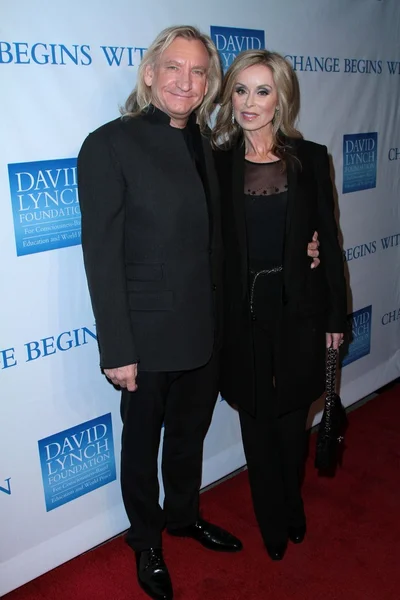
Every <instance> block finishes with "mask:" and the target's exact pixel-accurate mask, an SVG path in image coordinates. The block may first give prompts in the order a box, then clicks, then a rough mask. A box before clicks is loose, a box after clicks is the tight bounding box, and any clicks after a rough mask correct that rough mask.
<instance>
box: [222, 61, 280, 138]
mask: <svg viewBox="0 0 400 600" xmlns="http://www.w3.org/2000/svg"><path fill="white" fill-rule="evenodd" d="M232 105H233V111H234V115H235V119H236V121H237V123H238V124H239V125H240V127H242V128H243V129H244V130H245V131H249V132H250V131H257V130H259V129H262V128H267V127H268V126H270V125H271V123H272V120H273V118H274V115H275V109H276V107H277V105H278V92H277V89H276V85H275V82H274V79H273V76H272V71H271V69H270V68H269V67H266V66H264V65H254V66H252V67H247V69H243V71H240V73H239V74H238V76H237V79H236V82H235V86H234V88H233V96H232Z"/></svg>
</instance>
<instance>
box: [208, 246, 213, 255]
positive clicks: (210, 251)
mask: <svg viewBox="0 0 400 600" xmlns="http://www.w3.org/2000/svg"><path fill="white" fill-rule="evenodd" d="M212 253H213V251H212V248H209V249H208V254H209V255H210V256H211V254H212Z"/></svg>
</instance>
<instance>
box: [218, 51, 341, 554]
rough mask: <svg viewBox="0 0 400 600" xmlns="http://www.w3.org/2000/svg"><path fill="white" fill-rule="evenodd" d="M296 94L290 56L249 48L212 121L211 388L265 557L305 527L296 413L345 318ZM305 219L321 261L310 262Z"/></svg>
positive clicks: (327, 219)
mask: <svg viewBox="0 0 400 600" xmlns="http://www.w3.org/2000/svg"><path fill="white" fill-rule="evenodd" d="M299 105H300V101H299V88H298V83H297V79H296V76H295V73H294V72H293V69H292V68H291V66H290V64H289V63H288V62H287V61H286V60H285V59H284V58H283V57H282V56H280V55H279V54H276V53H273V52H268V51H252V50H249V51H246V52H243V53H242V54H240V55H239V56H238V57H237V58H236V60H235V61H234V63H233V64H232V65H231V67H230V69H229V70H228V72H227V73H226V76H225V80H224V85H223V91H222V98H221V108H220V111H219V113H218V117H217V121H216V125H215V128H214V132H213V143H214V146H215V147H216V148H219V150H218V151H217V152H216V153H215V156H216V163H217V167H218V172H219V176H220V182H221V191H222V201H223V204H222V215H223V236H224V245H225V252H226V268H225V287H224V294H225V322H224V331H225V334H224V335H225V339H224V351H223V366H222V380H221V394H222V395H223V397H224V398H225V399H226V400H227V401H228V402H229V403H232V404H235V405H237V406H238V407H239V415H240V423H241V430H242V436H243V445H244V450H245V455H246V459H247V466H248V473H249V479H250V486H251V492H252V498H253V504H254V510H255V514H256V517H257V521H258V524H259V527H260V530H261V534H262V536H263V539H264V543H265V546H266V548H267V551H268V553H269V555H270V557H271V558H272V559H274V560H280V559H281V558H282V557H283V555H284V552H285V549H286V546H287V542H288V540H291V541H292V542H294V543H300V542H302V541H303V538H304V536H305V533H306V518H305V513H304V508H303V501H302V497H301V472H302V468H303V467H304V460H305V446H306V444H305V441H306V420H307V415H308V411H309V407H310V404H311V403H312V402H313V401H315V400H316V399H317V398H318V397H319V396H320V395H321V394H322V393H323V391H324V372H325V348H326V347H329V346H331V345H333V347H335V348H337V347H338V346H339V344H341V343H342V338H343V333H342V332H343V331H344V330H345V323H346V291H345V280H344V273H343V259H342V254H341V250H340V248H339V244H338V239H337V227H336V223H335V218H334V203H333V194H332V183H331V179H330V174H329V161H328V154H327V149H326V147H325V146H320V145H318V144H315V143H312V142H308V141H305V140H303V139H302V136H301V134H300V133H299V132H298V131H297V130H296V129H295V127H294V122H295V120H296V118H297V115H298V112H299ZM221 149H222V150H224V152H221V151H220V150H221ZM315 230H316V231H318V234H319V240H320V243H321V246H320V259H321V264H320V266H319V267H318V268H317V269H313V270H311V269H310V259H308V258H307V255H306V251H305V250H306V247H307V242H308V240H309V239H311V237H312V235H313V232H314V231H315Z"/></svg>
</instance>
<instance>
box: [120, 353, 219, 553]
mask: <svg viewBox="0 0 400 600" xmlns="http://www.w3.org/2000/svg"><path fill="white" fill-rule="evenodd" d="M218 370H219V353H218V352H214V354H213V356H212V357H211V359H210V361H209V362H208V363H207V364H206V365H205V366H203V367H201V368H198V369H194V370H191V371H180V372H165V373H161V372H143V371H140V369H139V374H138V378H137V384H138V389H137V391H136V392H128V391H126V390H124V391H123V392H122V400H121V416H122V421H123V430H122V450H121V487H122V497H123V501H124V505H125V510H126V512H127V515H128V518H129V521H130V525H131V526H130V529H129V531H128V534H127V542H128V544H129V545H130V546H131V547H132V548H133V549H134V550H136V551H140V550H145V549H147V548H151V547H153V548H154V547H155V548H159V547H161V532H162V530H163V529H164V527H165V526H166V527H167V528H168V529H175V528H179V527H184V526H186V525H190V524H192V523H194V522H195V521H196V519H197V518H198V516H199V489H200V485H201V475H202V460H203V442H204V438H205V435H206V433H207V430H208V428H209V425H210V422H211V417H212V413H213V410H214V406H215V402H216V399H217V395H218ZM163 425H164V443H163V451H162V478H163V484H164V491H165V500H164V506H163V508H162V507H161V506H160V505H159V484H158V468H157V458H158V451H159V445H160V434H161V430H162V427H163Z"/></svg>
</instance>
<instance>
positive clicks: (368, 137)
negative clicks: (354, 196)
mask: <svg viewBox="0 0 400 600" xmlns="http://www.w3.org/2000/svg"><path fill="white" fill-rule="evenodd" d="M377 149H378V134H377V133H352V134H350V135H344V136H343V194H349V193H350V192H358V191H360V190H369V189H371V188H374V187H376V169H377V158H378V153H377Z"/></svg>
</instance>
